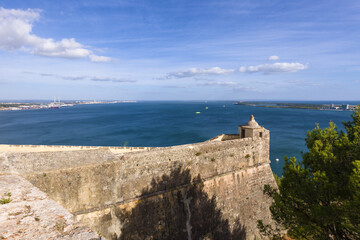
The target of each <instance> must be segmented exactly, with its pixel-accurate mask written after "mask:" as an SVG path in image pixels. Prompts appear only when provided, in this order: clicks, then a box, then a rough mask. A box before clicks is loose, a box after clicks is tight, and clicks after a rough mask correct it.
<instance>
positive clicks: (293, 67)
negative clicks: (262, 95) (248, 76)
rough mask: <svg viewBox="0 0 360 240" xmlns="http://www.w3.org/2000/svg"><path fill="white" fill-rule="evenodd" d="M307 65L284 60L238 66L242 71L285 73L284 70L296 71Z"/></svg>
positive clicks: (303, 68) (305, 67)
mask: <svg viewBox="0 0 360 240" xmlns="http://www.w3.org/2000/svg"><path fill="white" fill-rule="evenodd" d="M307 68H308V66H307V65H305V64H302V63H297V62H295V63H286V62H277V63H272V64H261V65H257V66H249V67H245V66H242V67H240V68H239V72H243V73H256V72H261V73H264V74H271V73H285V72H298V71H300V70H305V69H307Z"/></svg>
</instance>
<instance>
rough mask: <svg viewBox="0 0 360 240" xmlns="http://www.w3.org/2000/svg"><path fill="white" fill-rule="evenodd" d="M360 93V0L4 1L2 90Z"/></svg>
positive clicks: (272, 95)
mask: <svg viewBox="0 0 360 240" xmlns="http://www.w3.org/2000/svg"><path fill="white" fill-rule="evenodd" d="M54 96H57V97H60V98H61V99H62V100H306V101H311V100H360V1H354V0H351V1H349V0H343V1H338V0H336V1H335V0H326V1H322V0H317V1H313V0H312V1H310V0H309V1H308V0H306V1H304V0H298V1H289V0H283V1H277V0H256V1H255V0H251V1H242V0H221V1H212V0H206V1H203V0H156V1H150V0H148V1H145V0H144V1H120V0H118V1H112V0H108V1H106V0H104V1H99V0H96V1H93V0H85V1H81V0H80V1H70V0H66V1H56V2H55V1H48V0H22V1H19V0H11V1H10V0H0V99H1V100H25V99H29V100H35V99H45V100H46V99H48V100H51V99H53V98H54Z"/></svg>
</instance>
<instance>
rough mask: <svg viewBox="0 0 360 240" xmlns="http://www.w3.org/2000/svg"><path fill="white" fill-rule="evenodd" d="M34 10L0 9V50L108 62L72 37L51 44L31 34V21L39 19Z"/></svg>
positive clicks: (38, 13) (108, 59) (48, 39)
mask: <svg viewBox="0 0 360 240" xmlns="http://www.w3.org/2000/svg"><path fill="white" fill-rule="evenodd" d="M40 12H41V11H40V10H38V9H27V10H20V9H5V8H0V49H2V50H5V51H15V50H22V51H27V52H30V53H32V54H35V55H39V56H45V57H58V58H69V59H76V58H88V59H90V61H92V62H108V61H111V58H109V57H105V56H97V55H95V54H94V53H93V52H92V51H91V50H89V49H88V48H87V47H85V46H83V45H82V44H80V43H78V42H76V40H75V39H74V38H64V39H62V40H60V41H55V40H54V39H52V38H41V37H38V36H36V35H34V34H32V28H33V24H34V22H36V21H38V20H39V18H40Z"/></svg>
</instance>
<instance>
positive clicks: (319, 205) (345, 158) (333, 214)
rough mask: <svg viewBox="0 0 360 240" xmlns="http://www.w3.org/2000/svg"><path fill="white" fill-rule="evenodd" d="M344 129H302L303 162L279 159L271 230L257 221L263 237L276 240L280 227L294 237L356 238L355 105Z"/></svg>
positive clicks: (358, 167) (359, 193)
mask: <svg viewBox="0 0 360 240" xmlns="http://www.w3.org/2000/svg"><path fill="white" fill-rule="evenodd" d="M344 126H345V128H346V133H345V132H343V131H340V132H339V131H337V128H336V126H335V124H334V123H332V122H330V126H329V127H328V128H326V129H320V128H319V126H318V125H316V128H315V129H313V130H312V131H309V132H308V133H307V137H306V139H305V141H306V145H307V148H308V152H306V153H304V154H303V161H302V162H297V161H296V159H295V158H290V159H289V158H287V157H285V165H284V168H283V177H282V178H280V179H278V185H279V186H278V187H279V189H278V190H275V189H272V188H271V187H269V186H266V187H265V188H264V192H265V193H267V194H269V195H271V196H272V197H273V204H272V205H271V207H270V211H271V213H272V216H273V219H274V220H275V222H276V223H277V226H276V228H275V229H274V226H270V225H264V224H263V223H262V222H261V221H259V222H258V227H259V229H260V231H261V232H262V233H263V234H264V235H268V236H271V237H272V238H273V239H281V233H282V232H281V229H286V230H287V235H288V236H289V237H292V238H295V239H360V107H358V108H357V110H356V111H355V112H354V113H353V114H352V121H350V122H346V123H344Z"/></svg>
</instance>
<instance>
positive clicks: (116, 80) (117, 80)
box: [23, 71, 136, 83]
mask: <svg viewBox="0 0 360 240" xmlns="http://www.w3.org/2000/svg"><path fill="white" fill-rule="evenodd" d="M23 73H27V74H36V75H40V76H42V77H56V78H60V79H63V80H70V81H84V80H88V81H94V82H113V83H134V82H136V80H132V79H127V78H116V77H94V76H64V75H60V74H53V73H36V72H31V71H24V72H23Z"/></svg>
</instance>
